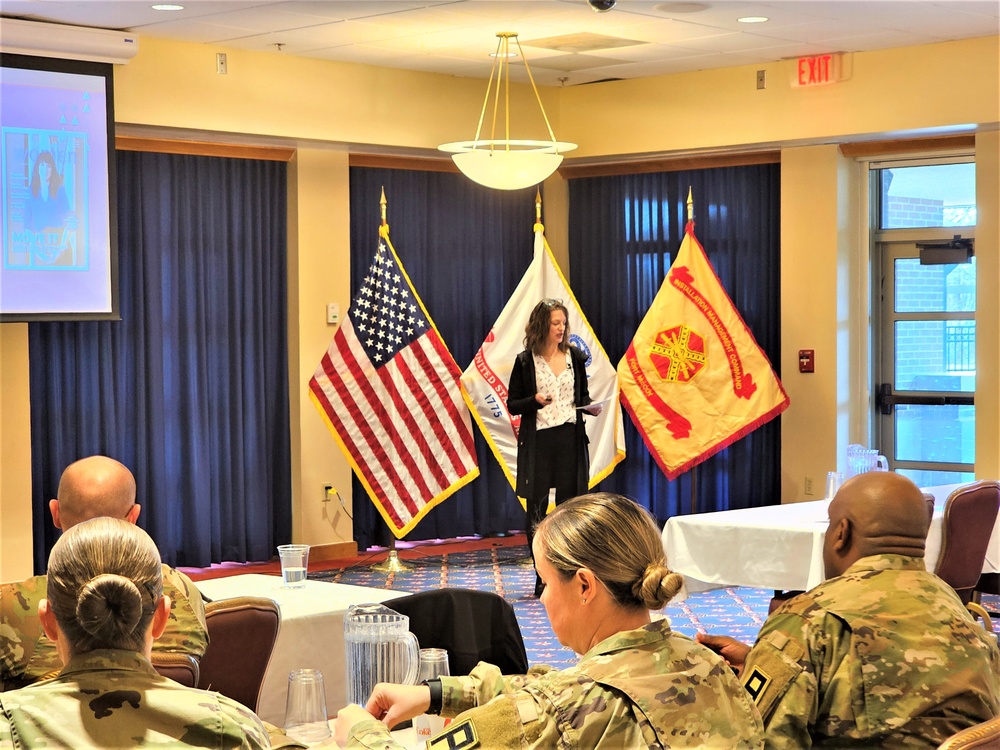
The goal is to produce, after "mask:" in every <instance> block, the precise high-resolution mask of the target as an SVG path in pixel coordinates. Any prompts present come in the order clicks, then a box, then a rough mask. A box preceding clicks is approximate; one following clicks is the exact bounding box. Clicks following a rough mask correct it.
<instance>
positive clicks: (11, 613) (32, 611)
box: [0, 456, 208, 691]
mask: <svg viewBox="0 0 1000 750" xmlns="http://www.w3.org/2000/svg"><path fill="white" fill-rule="evenodd" d="M135 495H136V493H135V478H134V477H133V476H132V472H131V471H129V470H128V469H127V468H126V467H125V466H123V465H122V464H120V463H119V462H118V461H115V460H114V459H111V458H107V457H106V456H90V457H88V458H83V459H80V460H79V461H76V462H74V463H72V464H70V465H69V466H68V467H67V468H66V470H65V471H64V472H63V475H62V478H61V479H60V481H59V490H58V498H57V499H53V500H50V501H49V511H50V512H51V513H52V522H53V523H54V524H55V526H56V528H57V529H62V530H63V531H67V530H69V529H70V528H71V527H73V526H74V525H75V524H78V523H80V522H81V521H86V520H88V519H91V518H97V517H99V516H110V517H112V518H124V519H125V520H126V521H128V522H129V523H133V524H134V523H135V522H136V521H137V520H138V518H139V511H140V509H141V506H140V505H138V504H137V503H136V501H135ZM163 591H164V593H166V594H167V595H168V596H169V597H170V601H171V602H172V607H171V610H170V621H169V622H168V623H167V628H166V630H165V631H164V633H163V636H162V637H161V638H160V639H159V640H158V641H157V642H156V644H155V645H154V647H153V648H154V652H157V653H159V652H164V653H171V652H172V653H182V654H190V655H191V656H193V657H195V658H196V659H200V658H201V657H202V656H203V655H204V653H205V648H206V647H207V646H208V631H207V629H206V627H205V604H204V602H203V601H202V598H201V593H200V592H199V591H198V589H197V588H196V587H195V585H194V583H192V581H191V579H189V578H188V577H187V576H186V575H184V574H183V573H181V572H180V571H177V570H174V569H173V568H171V567H169V566H168V565H164V566H163ZM45 595H46V578H45V576H34V577H33V578H29V579H28V580H26V581H22V582H20V583H5V584H2V585H0V691H4V690H13V689H14V688H19V687H24V686H25V685H30V684H31V683H33V682H36V681H37V680H40V679H43V678H45V677H51V676H52V675H54V674H55V673H57V672H58V671H59V670H60V669H61V667H62V663H61V662H60V661H59V656H58V654H56V649H55V646H54V645H53V643H52V642H51V641H50V640H49V639H48V638H46V637H45V634H44V633H43V632H42V627H41V623H40V622H39V621H38V603H39V602H40V601H41V600H42V599H44V598H45Z"/></svg>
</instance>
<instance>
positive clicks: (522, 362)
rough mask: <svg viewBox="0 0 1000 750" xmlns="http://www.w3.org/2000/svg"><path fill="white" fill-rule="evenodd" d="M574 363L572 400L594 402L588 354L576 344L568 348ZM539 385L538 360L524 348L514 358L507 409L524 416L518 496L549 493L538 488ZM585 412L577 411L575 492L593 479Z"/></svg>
mask: <svg viewBox="0 0 1000 750" xmlns="http://www.w3.org/2000/svg"><path fill="white" fill-rule="evenodd" d="M569 351H570V356H571V357H572V362H573V403H574V405H575V406H586V405H587V404H589V403H591V399H590V391H589V390H588V389H587V368H586V363H587V357H586V356H585V355H584V353H583V352H581V351H580V350H579V349H577V348H576V347H575V346H570V348H569ZM536 393H538V388H537V385H536V383H535V360H534V358H533V357H532V354H531V352H530V351H528V350H527V349H525V350H524V351H523V352H521V353H520V354H518V355H517V357H516V358H515V359H514V367H513V368H512V369H511V372H510V383H509V384H508V385H507V411H509V412H510V413H511V414H520V415H521V428H520V430H519V431H518V434H517V487H516V491H517V494H518V496H519V497H524V498H527V497H529V496H533V495H532V493H533V492H534V494H538V493H539V492H547V490H548V488H535V487H534V480H535V432H536V430H535V414H536V413H537V412H538V410H539V409H541V408H542V407H541V406H540V405H539V403H538V402H537V401H536V400H535V394H536ZM584 413H585V412H583V411H577V413H576V425H575V426H576V432H575V450H574V451H573V456H574V460H575V461H576V485H577V486H576V494H578V495H582V494H584V493H585V492H586V491H587V486H588V484H589V481H590V449H589V447H588V444H589V442H590V441H589V439H588V438H587V429H586V426H585V425H584V422H583V417H584Z"/></svg>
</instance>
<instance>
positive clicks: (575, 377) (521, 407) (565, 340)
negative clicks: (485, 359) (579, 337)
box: [507, 299, 601, 596]
mask: <svg viewBox="0 0 1000 750" xmlns="http://www.w3.org/2000/svg"><path fill="white" fill-rule="evenodd" d="M586 362H587V358H586V356H585V355H584V354H583V352H581V351H580V350H579V349H577V348H576V347H574V346H570V343H569V312H568V311H567V309H566V307H565V306H564V305H563V303H562V300H558V299H543V300H542V301H541V302H539V303H538V304H537V305H535V308H534V309H533V310H532V311H531V315H530V317H529V318H528V325H527V326H525V328H524V351H523V352H521V353H520V354H518V355H517V357H516V359H515V360H514V367H513V369H512V370H511V373H510V383H509V384H508V386H507V389H508V396H507V410H508V411H509V412H510V413H511V414H520V415H521V426H520V429H519V431H518V435H517V487H516V490H517V494H518V496H519V497H523V498H524V500H525V511H526V512H525V521H524V530H525V532H526V533H527V535H528V548H529V549H531V541H532V539H533V538H534V534H535V527H536V526H537V525H538V524H539V523H540V522H541V520H542V519H543V518H545V511H546V510H547V509H548V505H549V490H550V489H551V488H553V487H554V488H555V490H556V505H559V504H560V503H562V502H564V501H566V500H569V499H570V498H571V497H576V496H577V495H582V494H583V493H584V492H586V491H587V484H588V479H589V474H590V455H589V451H588V449H587V443H588V441H587V430H586V427H585V425H584V422H583V414H584V412H585V411H586V412H587V413H588V414H592V415H595V416H596V415H598V414H600V413H601V405H600V404H593V405H590V392H589V391H588V390H587V370H586V367H585V365H586ZM541 593H542V591H541V580H540V579H539V578H538V577H537V576H536V577H535V596H540V595H541Z"/></svg>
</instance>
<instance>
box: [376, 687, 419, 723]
mask: <svg viewBox="0 0 1000 750" xmlns="http://www.w3.org/2000/svg"><path fill="white" fill-rule="evenodd" d="M430 707H431V689H430V688H429V687H427V686H426V685H395V684H393V683H390V682H380V683H378V684H377V685H376V686H375V689H374V690H372V694H371V697H370V698H369V699H368V705H367V706H366V708H367V710H368V713H370V714H371V715H372V716H374V717H375V718H376V719H379V720H380V721H382V722H383V723H384V724H385V725H386V726H387V727H389V729H392V728H393V727H395V726H396V725H397V724H398V723H399V722H401V721H406V720H407V719H412V718H413V717H414V716H419V715H420V714H422V713H426V712H427V709H428V708H430Z"/></svg>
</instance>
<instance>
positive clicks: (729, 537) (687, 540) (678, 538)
mask: <svg viewBox="0 0 1000 750" xmlns="http://www.w3.org/2000/svg"><path fill="white" fill-rule="evenodd" d="M958 486H960V485H957V484H946V485H940V486H937V487H925V488H923V491H924V492H927V493H930V494H932V495H934V517H933V519H932V521H931V527H930V531H929V532H928V534H927V547H926V552H925V556H924V557H925V560H926V562H927V567H928V569H933V568H934V566H935V565H936V564H937V558H938V554H939V553H940V551H941V527H942V523H943V518H944V504H945V500H947V498H948V495H949V494H950V493H951V491H952V490H954V489H955V488H956V487H958ZM829 504H830V501H829V500H814V501H812V502H806V503H789V504H786V505H770V506H767V507H764V508H742V509H739V510H726V511H720V512H717V513H699V514H694V515H688V516H675V517H673V518H671V519H669V520H668V521H667V523H666V524H665V525H664V527H663V547H664V549H665V550H666V553H667V561H668V564H669V565H670V568H671V569H672V570H675V571H677V572H678V573H681V574H682V575H683V576H684V584H685V585H684V588H685V590H684V591H682V592H681V594H680V595H679V596H678V599H680V598H683V597H685V596H686V595H687V594H693V593H696V592H699V591H707V590H709V589H713V588H721V587H724V586H752V587H754V588H765V589H776V590H787V591H806V590H808V589H811V588H812V587H813V586H815V585H817V584H818V583H821V582H822V581H823V580H824V578H825V575H824V571H823V538H824V536H825V535H826V527H827V524H828V522H829V517H828V515H827V507H828V506H829ZM983 572H985V573H997V572H1000V518H998V519H997V524H996V526H995V527H994V529H993V537H992V538H991V540H990V545H989V549H988V550H987V553H986V562H985V564H984V566H983Z"/></svg>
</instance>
